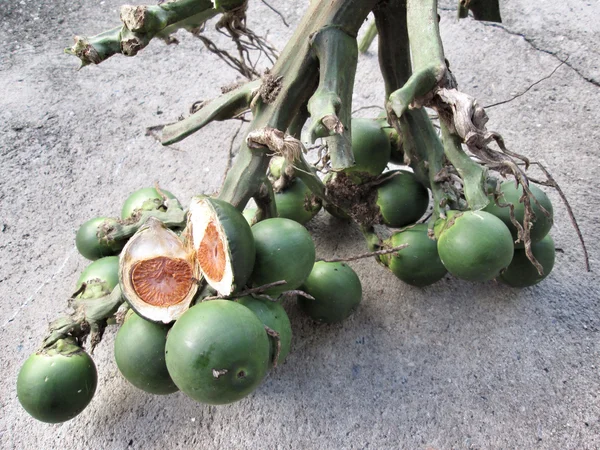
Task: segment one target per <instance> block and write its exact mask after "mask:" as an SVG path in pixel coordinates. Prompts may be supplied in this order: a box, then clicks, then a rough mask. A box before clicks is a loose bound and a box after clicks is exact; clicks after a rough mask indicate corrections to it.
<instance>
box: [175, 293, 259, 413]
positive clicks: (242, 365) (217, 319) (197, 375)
mask: <svg viewBox="0 0 600 450" xmlns="http://www.w3.org/2000/svg"><path fill="white" fill-rule="evenodd" d="M269 354H270V347H269V339H268V337H267V333H266V332H265V329H264V326H263V324H262V323H261V321H260V320H259V319H258V317H257V316H256V315H255V314H254V313H253V312H252V311H250V309H248V308H246V307H245V306H243V305H240V304H238V303H236V302H234V301H230V300H211V301H206V302H202V303H199V304H197V305H196V306H194V307H192V308H190V309H189V310H188V311H186V312H185V314H183V315H182V316H181V317H180V318H179V320H178V321H177V322H175V325H173V328H171V331H170V332H169V335H168V336H167V345H166V350H165V355H166V362H167V368H168V370H169V374H170V375H171V378H172V379H173V381H174V382H175V384H176V385H177V387H179V389H180V390H181V391H182V392H184V393H185V394H186V395H188V396H190V397H191V398H193V399H194V400H196V401H198V402H201V403H208V404H211V405H219V404H225V403H231V402H235V401H237V400H240V399H241V398H243V397H245V396H246V395H248V394H250V393H251V392H252V391H254V390H255V389H256V388H257V387H258V386H259V385H260V383H261V381H262V380H263V378H264V377H265V375H266V373H267V370H268V367H269Z"/></svg>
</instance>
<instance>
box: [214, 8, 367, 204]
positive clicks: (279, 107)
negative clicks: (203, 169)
mask: <svg viewBox="0 0 600 450" xmlns="http://www.w3.org/2000/svg"><path fill="white" fill-rule="evenodd" d="M375 3H376V0H333V1H328V2H322V1H318V2H317V1H315V2H312V3H311V5H310V7H309V9H308V11H307V12H306V14H305V16H304V18H303V19H302V21H301V23H300V24H299V26H298V28H297V29H296V32H295V33H294V35H293V36H292V38H291V39H290V41H289V43H288V45H287V46H286V47H285V48H284V50H283V52H282V54H281V56H280V57H279V59H278V60H277V63H276V64H275V66H274V67H273V70H272V71H271V75H272V76H273V77H274V78H275V79H280V80H281V81H280V84H279V90H278V92H277V94H276V96H275V99H274V100H272V101H271V102H270V103H267V102H266V101H265V100H264V98H259V99H257V101H256V104H255V108H254V110H253V113H254V119H253V121H252V124H251V126H250V131H253V130H258V129H261V128H266V127H271V128H275V129H278V130H283V131H285V130H287V129H288V127H289V126H290V125H291V124H292V122H293V121H294V118H295V117H296V115H297V114H298V112H299V110H300V109H301V108H302V107H303V105H305V104H306V103H307V102H308V99H309V98H310V96H311V95H312V94H313V92H314V90H315V89H316V87H317V76H318V75H317V73H318V65H317V61H316V59H315V57H314V55H313V52H312V50H311V48H310V44H309V43H310V36H311V35H313V34H314V33H315V32H317V31H319V30H321V29H323V28H327V27H330V26H334V27H337V28H340V29H341V30H342V31H344V32H346V33H347V34H349V35H350V36H354V37H355V36H356V33H357V32H358V29H359V27H360V25H361V24H362V22H363V21H364V19H365V18H366V17H367V15H368V13H369V12H370V11H371V9H372V8H373V6H374V5H375ZM280 77H281V78H280ZM268 97H271V96H268ZM269 158H270V156H269V155H268V152H265V151H264V150H261V149H253V150H251V149H250V148H249V147H248V145H247V143H245V142H244V144H242V147H241V149H240V152H239V155H238V157H237V158H236V160H235V162H234V164H233V167H232V168H231V170H230V171H229V172H228V174H227V177H226V179H225V183H224V185H223V189H222V190H221V192H220V194H219V198H221V199H222V200H225V201H228V202H230V203H232V204H233V205H234V206H236V207H237V208H239V209H240V210H241V209H243V208H244V206H245V205H246V203H247V202H248V200H249V199H250V197H252V196H253V195H254V194H255V193H256V192H257V191H258V189H259V188H260V184H261V180H262V175H263V174H264V173H266V170H267V166H268V164H269Z"/></svg>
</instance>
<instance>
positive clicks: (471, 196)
mask: <svg viewBox="0 0 600 450" xmlns="http://www.w3.org/2000/svg"><path fill="white" fill-rule="evenodd" d="M440 127H441V129H442V140H443V142H444V153H445V154H446V157H447V158H448V160H449V161H450V163H452V165H453V166H454V167H455V168H456V170H457V171H458V174H459V175H460V177H461V178H462V180H463V189H464V193H465V198H466V199H467V203H468V205H469V209H471V210H473V211H477V210H480V209H483V208H485V207H486V206H487V204H488V203H489V202H490V201H489V198H488V196H487V194H486V192H485V185H486V180H487V170H486V169H485V168H484V167H483V166H481V165H480V164H477V163H476V162H475V161H473V160H472V159H471V158H470V157H469V155H467V154H466V153H465V152H464V151H463V149H462V138H461V137H460V136H458V135H456V134H454V133H451V132H450V130H448V127H447V126H446V124H445V123H444V122H442V123H441V124H440Z"/></svg>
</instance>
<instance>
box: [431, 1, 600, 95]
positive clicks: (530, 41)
mask: <svg viewBox="0 0 600 450" xmlns="http://www.w3.org/2000/svg"><path fill="white" fill-rule="evenodd" d="M438 9H439V10H440V11H446V12H454V13H456V12H457V8H452V7H447V6H438ZM473 20H475V19H473ZM480 23H481V24H482V25H483V26H486V27H492V28H499V29H501V30H503V31H504V32H506V33H508V34H511V35H513V36H519V37H520V38H522V39H523V40H524V41H525V42H527V43H528V44H529V45H530V46H531V47H533V48H534V49H535V50H537V51H538V52H542V53H546V54H548V55H550V56H553V57H554V58H556V59H557V60H559V61H560V62H562V63H564V64H565V66H567V67H569V68H570V69H571V70H572V71H573V72H575V73H576V74H577V75H579V76H580V77H581V78H582V79H583V80H585V81H587V82H588V83H590V84H593V85H594V86H596V87H600V81H598V80H596V79H594V78H591V77H587V76H585V75H584V74H583V73H582V72H581V71H580V70H579V69H578V68H577V67H575V66H573V65H572V64H571V63H570V62H569V61H567V60H564V59H562V58H560V57H559V56H558V55H557V53H556V52H553V51H550V50H546V49H544V48H541V47H538V46H537V45H536V44H535V43H534V41H533V39H532V38H529V37H527V36H526V35H525V34H523V33H519V32H518V31H513V30H511V29H509V28H507V27H506V26H505V25H502V24H499V23H493V22H484V21H480Z"/></svg>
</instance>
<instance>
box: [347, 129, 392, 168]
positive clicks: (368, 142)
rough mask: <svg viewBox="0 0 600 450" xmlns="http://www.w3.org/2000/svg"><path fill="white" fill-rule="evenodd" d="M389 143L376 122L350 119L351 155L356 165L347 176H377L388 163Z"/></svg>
mask: <svg viewBox="0 0 600 450" xmlns="http://www.w3.org/2000/svg"><path fill="white" fill-rule="evenodd" d="M390 151H391V147H390V141H389V139H388V136H387V134H386V133H385V132H384V131H383V130H382V129H381V125H380V123H379V122H378V121H377V120H372V119H352V153H353V154H354V160H355V162H356V165H355V166H353V167H351V168H349V169H345V170H344V172H346V173H348V174H357V175H358V176H360V174H361V173H363V174H366V175H369V176H377V175H379V174H380V173H381V172H383V170H384V169H385V167H386V166H387V164H388V162H389V161H390Z"/></svg>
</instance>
